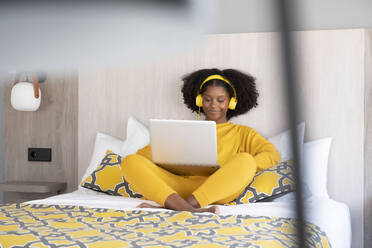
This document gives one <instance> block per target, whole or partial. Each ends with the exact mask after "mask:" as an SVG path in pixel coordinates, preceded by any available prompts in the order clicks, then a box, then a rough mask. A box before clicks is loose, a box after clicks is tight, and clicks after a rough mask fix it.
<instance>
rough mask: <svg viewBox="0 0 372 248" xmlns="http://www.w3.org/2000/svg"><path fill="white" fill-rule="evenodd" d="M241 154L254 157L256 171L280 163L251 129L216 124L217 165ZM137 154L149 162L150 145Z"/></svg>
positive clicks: (264, 140)
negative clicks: (244, 153)
mask: <svg viewBox="0 0 372 248" xmlns="http://www.w3.org/2000/svg"><path fill="white" fill-rule="evenodd" d="M241 152H246V153H249V154H251V155H252V156H253V157H254V159H255V161H256V165H257V171H260V170H264V169H266V168H268V167H270V166H272V165H275V164H277V163H279V162H280V155H279V153H278V151H277V150H276V149H275V147H274V145H273V144H271V143H270V142H269V141H267V140H266V139H265V138H263V137H262V136H261V135H260V134H259V133H257V132H256V131H255V130H254V129H253V128H250V127H247V126H243V125H238V124H233V123H230V122H226V123H222V124H217V155H218V163H219V164H220V165H221V166H223V165H224V164H225V163H226V162H227V161H228V160H229V159H230V158H231V157H232V156H233V155H235V154H237V153H241ZM137 154H139V155H142V156H144V157H146V158H148V159H150V160H151V150H150V145H147V146H145V147H144V148H142V149H140V150H138V151H137Z"/></svg>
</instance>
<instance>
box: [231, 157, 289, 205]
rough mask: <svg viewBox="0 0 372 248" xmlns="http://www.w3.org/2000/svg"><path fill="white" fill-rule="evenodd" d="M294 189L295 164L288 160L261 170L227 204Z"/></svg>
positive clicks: (254, 199) (258, 199) (261, 197)
mask: <svg viewBox="0 0 372 248" xmlns="http://www.w3.org/2000/svg"><path fill="white" fill-rule="evenodd" d="M294 190H295V178H294V173H293V165H292V161H291V160H288V161H285V162H281V163H279V164H276V165H274V166H271V167H269V168H267V169H265V170H262V171H259V172H258V173H257V174H256V175H255V176H254V177H253V180H252V182H251V183H250V184H249V185H248V186H247V187H246V188H245V189H244V191H243V192H242V193H241V194H240V195H239V196H238V197H237V198H236V199H235V200H233V201H232V202H229V203H227V204H226V205H235V204H243V203H253V202H256V201H260V200H264V199H268V198H270V197H273V196H277V195H280V194H283V193H287V192H291V191H294Z"/></svg>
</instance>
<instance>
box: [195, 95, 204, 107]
mask: <svg viewBox="0 0 372 248" xmlns="http://www.w3.org/2000/svg"><path fill="white" fill-rule="evenodd" d="M195 104H196V106H198V107H203V96H202V94H198V95H197V96H196V99H195Z"/></svg>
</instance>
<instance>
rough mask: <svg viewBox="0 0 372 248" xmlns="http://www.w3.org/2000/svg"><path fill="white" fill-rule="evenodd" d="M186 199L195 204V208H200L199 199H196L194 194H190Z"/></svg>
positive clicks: (192, 204)
mask: <svg viewBox="0 0 372 248" xmlns="http://www.w3.org/2000/svg"><path fill="white" fill-rule="evenodd" d="M186 201H187V202H188V203H189V204H190V205H191V206H193V207H194V208H200V204H199V202H198V200H196V198H195V196H194V195H190V196H189V197H187V198H186Z"/></svg>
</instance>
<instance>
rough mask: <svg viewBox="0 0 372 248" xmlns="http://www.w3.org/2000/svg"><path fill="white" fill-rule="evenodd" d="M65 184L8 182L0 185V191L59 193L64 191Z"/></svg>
mask: <svg viewBox="0 0 372 248" xmlns="http://www.w3.org/2000/svg"><path fill="white" fill-rule="evenodd" d="M66 186H67V183H61V182H26V181H8V182H3V183H0V191H4V192H27V193H53V192H56V193H59V192H61V191H62V190H64V189H66Z"/></svg>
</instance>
